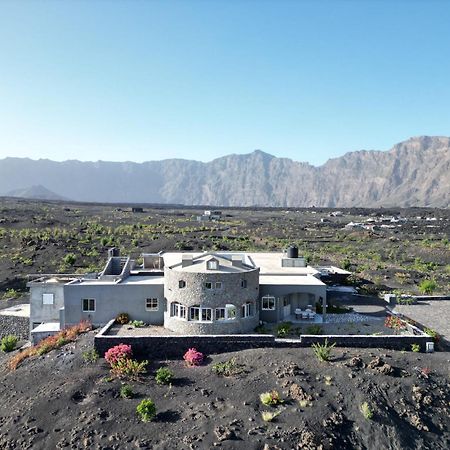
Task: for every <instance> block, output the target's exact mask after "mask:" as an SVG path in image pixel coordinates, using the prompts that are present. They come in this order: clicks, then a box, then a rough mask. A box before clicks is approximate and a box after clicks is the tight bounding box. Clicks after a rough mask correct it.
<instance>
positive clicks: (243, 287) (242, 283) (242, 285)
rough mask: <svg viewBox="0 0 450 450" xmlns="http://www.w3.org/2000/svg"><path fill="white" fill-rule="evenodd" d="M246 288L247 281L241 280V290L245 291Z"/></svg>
mask: <svg viewBox="0 0 450 450" xmlns="http://www.w3.org/2000/svg"><path fill="white" fill-rule="evenodd" d="M246 287H247V280H245V279H242V280H241V288H242V289H245V288H246Z"/></svg>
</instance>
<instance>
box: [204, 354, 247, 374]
mask: <svg viewBox="0 0 450 450" xmlns="http://www.w3.org/2000/svg"><path fill="white" fill-rule="evenodd" d="M243 370H244V367H243V366H242V365H240V364H238V363H237V362H236V358H231V359H229V360H228V361H224V362H219V363H216V364H213V366H212V371H213V372H215V373H216V374H217V375H220V376H223V377H231V376H233V375H238V374H239V373H241V372H242V371H243Z"/></svg>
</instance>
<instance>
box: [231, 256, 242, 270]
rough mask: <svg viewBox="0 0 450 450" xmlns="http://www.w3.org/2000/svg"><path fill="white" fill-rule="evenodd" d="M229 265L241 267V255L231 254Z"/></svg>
mask: <svg viewBox="0 0 450 450" xmlns="http://www.w3.org/2000/svg"><path fill="white" fill-rule="evenodd" d="M231 265H232V266H233V267H242V255H231Z"/></svg>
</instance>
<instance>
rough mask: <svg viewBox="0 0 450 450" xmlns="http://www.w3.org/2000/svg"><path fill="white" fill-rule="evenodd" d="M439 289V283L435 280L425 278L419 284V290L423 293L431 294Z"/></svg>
mask: <svg viewBox="0 0 450 450" xmlns="http://www.w3.org/2000/svg"><path fill="white" fill-rule="evenodd" d="M436 289H437V283H436V281H434V280H423V281H422V282H421V283H420V284H419V291H420V292H421V293H422V294H428V295H431V294H432V293H433V292H434V291H435V290H436Z"/></svg>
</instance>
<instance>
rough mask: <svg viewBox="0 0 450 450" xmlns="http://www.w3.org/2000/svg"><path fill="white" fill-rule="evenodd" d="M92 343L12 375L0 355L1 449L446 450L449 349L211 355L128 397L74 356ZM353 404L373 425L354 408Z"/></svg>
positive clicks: (100, 369) (175, 365) (88, 340)
mask: <svg viewBox="0 0 450 450" xmlns="http://www.w3.org/2000/svg"><path fill="white" fill-rule="evenodd" d="M92 343H93V332H91V333H89V334H87V335H84V336H82V337H80V338H79V340H78V341H77V342H76V343H73V344H68V345H66V346H65V347H63V348H62V349H60V350H56V351H52V352H50V353H49V354H48V355H47V356H42V357H36V358H34V359H31V360H28V361H25V362H24V363H23V365H21V366H19V368H18V369H17V370H16V371H15V372H8V370H7V369H6V367H5V362H6V361H7V359H8V358H9V357H10V356H9V355H5V354H3V355H2V356H1V359H0V364H1V367H2V369H1V373H0V400H1V401H0V448H2V449H5V450H9V449H28V448H30V449H31V448H32V449H43V450H44V449H45V450H48V449H54V448H70V449H103V450H106V449H134V448H147V449H191V448H192V449H210V448H214V447H218V448H223V449H243V448H245V449H249V450H250V449H264V448H265V449H266V450H267V449H311V450H312V449H321V448H323V449H373V450H380V449H398V450H400V449H402V450H404V449H430V450H431V449H432V450H436V449H448V448H449V444H450V430H449V425H450V417H449V402H450V389H449V387H450V385H449V378H448V375H449V354H448V353H434V354H420V353H412V352H398V351H387V350H361V349H355V350H349V349H335V350H334V353H333V359H332V361H331V362H329V363H325V362H322V363H321V362H318V361H317V359H316V358H315V356H314V355H313V352H312V350H311V349H309V348H305V349H295V350H294V349H258V350H247V351H242V352H237V353H229V354H221V355H214V356H212V357H211V358H210V359H208V361H207V363H206V364H205V365H204V366H201V367H196V368H188V367H186V366H185V365H184V363H183V362H182V361H179V360H177V361H153V362H152V363H151V365H150V367H149V373H148V374H147V375H146V376H145V377H144V378H143V379H142V380H141V381H140V382H131V383H129V384H131V385H132V386H133V390H134V392H135V393H136V395H135V397H134V398H132V399H122V398H121V397H120V396H119V389H120V386H121V385H122V383H123V382H122V381H120V380H117V379H113V380H112V381H108V377H109V369H108V366H107V363H106V362H105V361H104V360H103V359H100V360H99V361H98V362H96V363H92V364H88V363H86V362H84V360H83V358H82V355H81V352H82V351H83V350H86V349H89V348H92ZM200 350H201V349H200ZM231 357H235V358H236V360H237V362H239V363H241V364H243V365H244V369H245V372H244V373H242V374H240V375H237V376H235V377H229V378H224V377H220V376H218V375H216V374H215V373H214V372H213V371H212V365H213V364H214V363H215V362H218V361H225V360H228V359H230V358H231ZM377 357H380V358H381V361H380V360H377ZM358 358H361V359H358ZM386 364H387V365H386ZM161 365H168V366H169V367H170V368H171V369H172V370H173V372H174V374H175V378H176V379H175V381H174V382H173V385H172V387H168V386H159V385H157V384H156V382H155V380H154V373H155V370H156V369H157V368H158V367H159V366H161ZM421 370H424V372H425V373H427V372H429V375H428V378H427V377H425V376H423V375H421V374H420V372H421ZM389 372H392V373H389ZM328 377H331V378H328ZM272 389H275V390H277V391H278V392H280V394H281V395H282V397H283V399H284V400H285V402H284V404H283V405H281V406H280V407H278V409H280V410H281V411H282V412H281V414H280V415H279V416H278V417H277V418H276V419H275V420H274V421H273V422H271V423H267V422H264V421H263V420H262V418H261V411H264V410H275V408H274V407H267V406H263V405H262V404H261V402H260V400H259V395H260V394H261V393H262V392H266V391H270V390H272ZM143 398H151V399H152V400H154V402H155V403H156V405H157V410H158V415H157V417H156V419H155V420H154V421H153V422H149V423H143V422H140V421H139V419H138V417H137V415H136V412H135V411H136V406H137V404H138V403H139V402H140V401H141V399H143ZM302 400H303V401H304V403H301V401H302ZM363 402H368V403H369V405H370V408H371V409H372V410H373V412H374V416H373V418H372V419H371V420H368V419H366V418H364V417H363V415H362V413H361V411H360V406H361V404H362V403H363ZM305 403H306V405H305Z"/></svg>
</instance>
